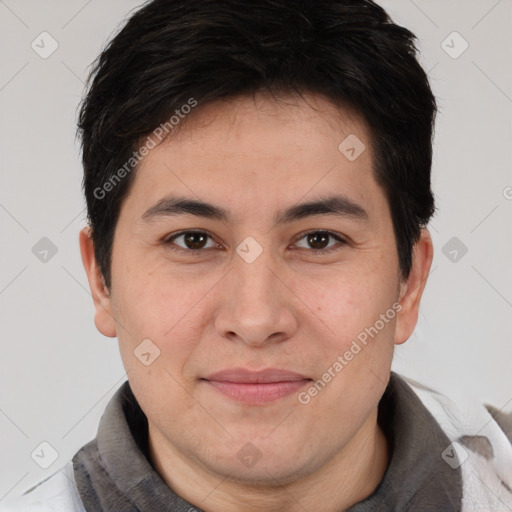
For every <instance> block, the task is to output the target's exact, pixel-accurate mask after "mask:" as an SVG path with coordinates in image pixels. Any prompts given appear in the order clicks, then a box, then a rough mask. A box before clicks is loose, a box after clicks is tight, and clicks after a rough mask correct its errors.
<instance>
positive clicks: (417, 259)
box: [395, 228, 434, 345]
mask: <svg viewBox="0 0 512 512" xmlns="http://www.w3.org/2000/svg"><path fill="white" fill-rule="evenodd" d="M433 255H434V249H433V246H432V238H431V237H430V233H429V232H428V230H427V229H426V228H423V229H422V230H421V235H420V239H419V240H418V242H416V244H415V246H414V253H413V262H412V268H411V272H410V273H409V277H408V278H407V280H406V281H404V282H403V283H402V284H401V285H400V295H399V302H400V305H401V306H402V309H401V310H400V313H399V314H398V316H397V321H396V328H395V344H397V345H400V344H401V343H404V342H405V341H407V340H408V339H409V338H410V336H411V335H412V333H413V331H414V328H415V327H416V323H417V321H418V312H419V307H420V301H421V297H422V295H423V290H424V289H425V285H426V284H427V278H428V275H429V272H430V267H431V265H432V258H433Z"/></svg>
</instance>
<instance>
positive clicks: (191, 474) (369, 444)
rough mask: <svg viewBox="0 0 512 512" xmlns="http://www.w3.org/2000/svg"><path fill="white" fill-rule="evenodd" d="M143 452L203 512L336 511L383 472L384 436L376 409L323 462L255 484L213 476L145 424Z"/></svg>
mask: <svg viewBox="0 0 512 512" xmlns="http://www.w3.org/2000/svg"><path fill="white" fill-rule="evenodd" d="M149 455H150V459H151V462H152V464H153V466H154V467H155V469H156V471H157V472H158V473H159V474H160V476H161V477H162V479H163V480H164V481H165V482H166V483H167V485H168V486H169V487H170V488H172V489H173V491H174V492H175V493H176V494H178V495H179V496H180V497H182V498H183V499H185V500H187V501H189V502H190V503H192V504H195V505H197V506H199V507H201V508H202V509H203V510H205V511H206V512H235V511H236V512H241V511H243V512H253V511H254V512H256V511H260V510H262V509H263V510H267V511H271V512H272V511H282V512H303V511H304V510H318V503H322V507H321V508H322V510H324V511H326V512H338V511H339V510H344V509H346V508H348V507H350V506H352V505H353V504H354V503H357V502H359V501H361V500H363V499H365V498H366V497H368V496H369V495H370V494H372V492H373V491H374V490H375V489H376V487H377V486H378V485H379V483H380V481H381V480H382V478H383V476H384V473H385V471H386V468H387V465H388V460H389V454H388V445H387V440H386V437H385V435H384V433H383V432H382V430H381V428H380V427H379V425H378V423H377V410H375V411H374V413H372V415H371V416H370V417H369V418H368V419H367V421H366V422H365V423H364V424H363V426H362V427H361V428H360V429H359V430H358V431H357V433H356V434H355V435H354V436H353V438H352V439H351V441H350V442H349V443H348V444H347V445H346V446H345V447H344V448H343V450H342V451H340V452H339V453H337V454H335V455H334V456H333V457H332V458H331V459H330V460H329V461H327V462H326V463H325V464H324V465H323V466H321V467H320V468H318V469H316V470H315V471H313V472H312V473H310V474H308V475H306V476H303V477H301V478H299V479H297V480H294V481H292V482H290V483H286V484H284V485H281V483H280V482H278V481H276V482H275V485H273V486H270V485H266V486H258V485H251V484H247V483H245V482H244V483H240V482H239V481H233V480H230V479H229V477H226V476H223V475H219V474H213V473H212V472H210V471H209V470H207V469H206V468H205V467H204V466H202V465H199V464H198V463H197V462H195V461H192V460H191V459H190V458H187V457H186V456H185V455H184V454H182V453H180V452H179V451H177V450H175V449H174V448H173V447H172V446H170V444H169V443H168V441H167V440H166V439H165V438H163V437H162V436H161V435H160V434H159V432H158V431H157V429H156V428H154V427H153V426H152V425H151V424H150V425H149Z"/></svg>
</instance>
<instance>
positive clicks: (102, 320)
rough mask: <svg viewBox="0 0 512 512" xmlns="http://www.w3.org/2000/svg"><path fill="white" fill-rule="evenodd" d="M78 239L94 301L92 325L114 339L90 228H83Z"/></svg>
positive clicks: (114, 325)
mask: <svg viewBox="0 0 512 512" xmlns="http://www.w3.org/2000/svg"><path fill="white" fill-rule="evenodd" d="M79 238H80V253H81V255H82V263H83V265H84V269H85V272H86V274H87V280H88V281H89V288H90V290H91V295H92V299H93V301H94V308H95V315H94V323H95V325H96V328H97V329H98V331H100V332H101V334H103V335H104V336H108V337H109V338H114V337H115V336H116V334H117V333H116V323H115V320H114V316H113V314H112V304H111V298H110V294H109V291H108V289H107V287H106V286H105V283H104V280H103V275H102V274H101V271H100V269H99V266H98V263H97V261H96V255H95V253H94V243H93V240H92V237H91V229H90V227H85V228H83V229H82V230H81V231H80V235H79Z"/></svg>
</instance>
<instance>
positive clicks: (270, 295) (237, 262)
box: [217, 242, 295, 345]
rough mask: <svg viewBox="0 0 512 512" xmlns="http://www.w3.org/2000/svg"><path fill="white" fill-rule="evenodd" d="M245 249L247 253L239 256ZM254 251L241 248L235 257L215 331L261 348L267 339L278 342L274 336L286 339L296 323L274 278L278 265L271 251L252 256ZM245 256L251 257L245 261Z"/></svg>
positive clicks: (278, 281)
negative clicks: (217, 330) (241, 250)
mask: <svg viewBox="0 0 512 512" xmlns="http://www.w3.org/2000/svg"><path fill="white" fill-rule="evenodd" d="M250 243H251V242H249V244H250ZM244 248H245V249H247V250H246V252H241V254H239V253H240V249H244ZM255 249H256V248H255V246H253V247H251V246H250V245H249V246H248V247H244V245H243V244H240V246H239V248H238V249H237V254H235V255H234V259H233V262H232V269H231V272H229V284H228V287H227V288H228V290H227V294H226V295H224V297H223V305H222V308H221V312H220V314H219V318H218V322H217V324H218V325H217V328H218V329H219V330H220V331H221V334H222V335H224V336H229V337H232V338H233V337H237V338H240V339H241V340H243V341H245V342H246V343H250V344H252V345H262V344H265V343H267V342H268V341H269V339H270V337H272V339H277V338H278V336H277V334H280V337H281V338H285V337H287V336H289V335H290V334H291V332H292V331H293V329H294V325H295V320H294V315H293V311H292V310H291V308H290V304H289V297H288V293H289V292H287V291H286V290H284V289H282V288H283V284H282V283H281V282H280V280H279V279H277V277H276V275H275V273H277V272H276V267H278V265H276V261H275V258H274V255H273V254H272V252H271V251H270V249H269V250H265V249H263V248H262V249H263V250H261V251H259V254H257V255H256V256H255V254H256V253H255V252H254V251H255ZM251 251H252V254H251ZM248 254H250V255H251V257H247V255H248Z"/></svg>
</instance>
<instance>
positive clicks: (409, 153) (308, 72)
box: [78, 0, 437, 288]
mask: <svg viewBox="0 0 512 512" xmlns="http://www.w3.org/2000/svg"><path fill="white" fill-rule="evenodd" d="M415 42H416V36H415V35H414V34H413V33H412V32H410V31H409V30H407V29H406V28H404V27H401V26H399V25H396V24H395V23H393V22H392V20H391V19H390V17H389V16H388V14H387V13H386V12H385V11H384V9H383V8H382V7H380V6H378V5H376V4H375V3H373V2H372V1H371V0H321V1H318V0H244V1H240V0H153V1H150V2H148V3H146V4H144V5H143V6H142V7H141V8H140V9H139V10H137V11H136V12H135V13H134V14H133V15H132V16H131V17H130V18H129V19H128V21H127V22H126V24H125V25H124V27H123V28H122V29H121V30H120V31H119V32H118V33H117V35H115V37H113V39H112V40H111V41H110V42H109V44H108V45H107V46H106V48H105V49H104V51H103V52H102V53H101V54H100V55H99V57H98V58H97V60H96V61H95V63H94V66H93V68H92V71H91V73H90V75H89V80H88V90H87V94H86V96H85V97H84V99H83V101H82V104H81V107H80V113H79V122H78V128H79V136H80V138H81V143H82V161H83V166H84V179H83V186H84V191H85V197H86V201H87V209H88V220H89V225H90V227H91V230H92V239H93V242H94V247H95V255H96V258H97V260H98V265H99V268H100V271H101V272H102V275H103V278H104V281H105V285H106V286H107V288H110V284H111V283H110V280H111V272H110V271H111V269H110V264H111V255H112V243H113V239H114V232H115V227H116V223H117V219H118V217H119V211H120V206H121V203H122V201H123V199H124V198H125V197H126V195H127V193H128V191H129V189H130V184H131V183H132V182H133V178H134V173H135V172H136V164H137V159H138V156H140V155H138V153H137V151H138V150H139V148H141V144H142V141H143V140H144V137H148V135H149V134H152V133H154V131H155V129H158V127H159V126H162V125H164V124H165V123H167V126H169V124H172V123H170V122H169V119H170V116H172V115H173V114H174V113H176V114H178V113H179V111H181V110H180V109H181V108H182V107H183V106H184V105H187V104H188V105H191V104H192V103H191V100H192V101H193V102H195V105H198V106H196V107H195V108H196V110H197V109H200V108H201V106H204V105H205V104H207V103H209V102H212V101H215V100H223V99H229V98H230V97H234V96H240V95H251V94H255V93H258V92H265V93H269V94H272V95H273V96H275V97H277V95H279V94H280V93H294V92H295V93H299V94H302V93H304V92H310V93H316V94H321V95H323V96H324V97H326V98H327V99H328V100H330V101H331V102H332V103H333V104H335V105H345V106H347V107H350V108H351V109H353V110H355V111H356V112H357V113H358V114H359V115H360V116H361V118H362V119H363V120H364V121H365V122H366V124H367V126H368V127H369V129H370V134H371V147H372V149H373V157H374V159H373V171H374V174H375V178H376V180H377V182H378V183H379V185H380V186H381V187H382V188H383V190H384V192H385V195H386V198H387V201H388V203H389V206H390V211H391V217H392V221H393V227H394V233H395V237H396V245H397V251H398V258H399V270H400V274H401V276H402V277H405V278H406V277H408V275H409V272H410V269H411V264H412V253H413V248H414V244H415V243H416V242H417V241H418V239H419V236H420V229H421V228H422V227H424V226H426V224H427V223H428V221H429V219H430V217H431V216H432V215H433V213H434V210H435V207H434V197H433V194H432V191H431V186H430V171H431V165H432V138H433V128H434V120H435V115H436V111H437V107H436V101H435V98H434V95H433V93H432V91H431V88H430V85H429V82H428V77H427V75H426V73H425V71H424V70H423V69H422V67H421V66H420V64H419V62H418V60H417V48H416V46H415ZM183 108H184V107H183ZM180 117H183V116H180ZM182 124H183V123H180V124H179V126H181V125H182ZM169 133H170V131H169ZM147 140H149V139H147ZM127 164H128V165H127ZM132 168H133V172H131V170H132ZM122 169H124V171H122ZM107 192H108V193H107Z"/></svg>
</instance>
